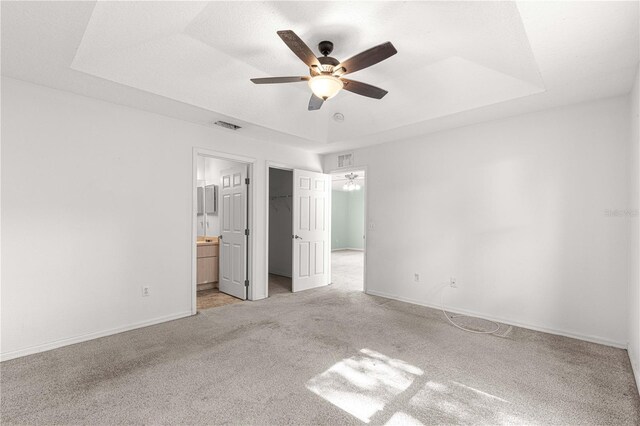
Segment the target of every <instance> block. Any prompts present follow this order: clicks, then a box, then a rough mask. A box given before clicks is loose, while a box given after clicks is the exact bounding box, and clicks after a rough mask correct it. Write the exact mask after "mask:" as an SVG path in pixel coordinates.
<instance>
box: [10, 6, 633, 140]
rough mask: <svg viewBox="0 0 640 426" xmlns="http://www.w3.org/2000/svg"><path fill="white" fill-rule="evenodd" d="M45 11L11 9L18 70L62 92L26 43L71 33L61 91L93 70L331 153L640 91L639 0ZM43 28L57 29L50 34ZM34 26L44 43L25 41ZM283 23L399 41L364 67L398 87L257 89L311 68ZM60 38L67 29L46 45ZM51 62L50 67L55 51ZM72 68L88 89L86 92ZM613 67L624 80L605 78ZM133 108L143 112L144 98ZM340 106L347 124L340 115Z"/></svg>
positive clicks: (344, 37) (312, 38) (319, 32)
mask: <svg viewBox="0 0 640 426" xmlns="http://www.w3.org/2000/svg"><path fill="white" fill-rule="evenodd" d="M61 3H65V2H61ZM36 5H38V4H36ZM39 5H40V6H34V5H31V6H29V5H14V4H7V3H3V5H2V24H3V30H2V39H3V40H2V45H3V57H2V60H3V74H4V75H8V76H13V77H17V78H23V79H26V80H32V81H33V80H36V81H35V82H38V83H41V84H42V83H43V81H42V80H46V81H44V83H45V84H47V85H52V86H54V87H56V81H55V75H54V76H50V75H49V76H46V77H45V76H42V75H38V73H37V71H26V70H25V72H21V70H20V67H21V66H22V67H25V66H27V65H31V66H33V65H34V64H31V63H30V62H29V61H31V62H33V61H34V60H35V55H33V53H34V52H37V51H38V49H39V48H40V49H44V47H39V46H37V45H35V46H29V45H25V52H21V50H20V47H19V46H17V45H16V44H18V43H20V42H22V43H26V44H28V43H33V44H37V43H40V44H42V45H45V46H46V44H47V43H53V42H54V41H55V42H56V43H58V45H57V46H55V47H57V48H58V49H59V50H64V49H65V48H67V50H65V53H66V56H65V59H64V61H65V62H66V67H65V62H62V60H60V59H56V61H57V63H56V64H52V66H53V65H56V66H58V67H61V68H63V69H61V70H54V71H57V72H59V73H60V74H61V76H64V77H65V78H66V79H64V78H59V79H58V80H59V81H62V83H61V82H58V83H57V85H58V86H65V85H66V87H63V88H68V87H69V86H72V87H73V91H80V92H82V90H83V88H82V87H83V86H81V84H82V83H83V82H82V77H81V76H83V75H84V76H85V77H86V76H91V77H94V78H97V79H98V80H102V81H107V82H110V83H112V84H114V85H115V86H114V87H121V86H122V87H127V88H130V89H135V93H136V95H135V96H138V97H139V96H140V93H145V94H150V95H155V96H156V97H158V98H160V99H167V100H170V101H175V102H176V103H178V104H179V105H185V106H188V107H191V108H194V109H195V110H197V111H198V114H196V115H198V120H201V118H200V117H202V116H206V115H207V114H206V113H204V114H203V112H207V111H210V112H211V113H213V114H214V115H215V114H217V115H215V117H218V116H221V117H223V118H228V119H230V120H231V121H234V120H235V121H237V122H239V123H241V124H244V125H245V127H251V126H253V127H255V129H254V132H253V134H252V135H251V136H253V137H260V136H261V134H263V135H267V136H268V139H271V140H281V141H283V142H286V143H294V144H297V145H299V146H301V147H305V148H310V149H315V150H317V151H324V152H327V151H331V150H338V149H341V148H344V147H347V146H355V145H366V144H368V143H376V142H382V141H385V140H391V139H393V138H402V137H408V136H411V135H414V134H419V133H421V132H422V133H424V132H427V131H433V130H439V129H441V128H444V127H448V126H453V125H456V124H457V125H461V124H466V122H465V120H467V122H468V121H473V120H474V119H475V120H476V121H477V120H479V119H483V117H485V116H488V117H489V118H494V117H495V116H500V115H505V113H507V110H506V109H503V108H504V107H501V105H510V104H511V105H514V104H515V105H516V106H517V108H515V110H516V111H517V110H518V108H520V109H522V110H526V109H527V108H529V109H536V108H538V109H540V108H543V107H548V106H553V105H557V104H561V103H563V102H565V103H570V102H571V101H572V100H580V99H587V98H589V97H592V98H593V97H598V96H600V97H602V96H607V95H608V96H612V95H615V94H621V93H625V91H628V90H629V88H630V85H631V81H632V78H633V73H634V72H635V66H636V65H637V62H638V52H637V50H638V49H637V47H638V35H637V32H638V16H637V15H638V5H637V3H613V2H607V3H590V4H579V5H577V6H576V4H575V3H574V4H571V3H563V2H558V3H552V4H546V2H544V4H540V3H538V4H535V3H534V2H532V3H515V2H371V3H368V2H335V3H334V2H103V1H100V2H97V3H89V4H88V5H87V3H82V4H79V3H75V9H71V8H69V6H68V3H67V5H66V6H65V5H63V4H60V3H57V4H54V5H51V4H50V5H42V4H39ZM52 10H54V11H55V12H56V13H51V12H52ZM634 13H635V15H634ZM7 15H9V17H10V18H7ZM40 15H41V16H40ZM9 19H11V20H9ZM69 20H71V21H70V22H69ZM43 22H47V23H48V24H49V25H48V28H44V29H43V28H37V27H36V26H37V24H38V23H40V24H42V23H43ZM57 26H58V27H59V28H58V27H57ZM65 26H68V27H67V28H65ZM5 27H6V28H5ZM30 28H31V29H32V30H33V31H32V34H31V35H30V36H25V34H21V33H27V32H28V30H29V29H30ZM281 29H291V30H294V31H295V32H296V33H297V34H298V35H299V36H300V37H301V38H302V39H303V40H304V41H305V42H307V44H308V45H309V46H310V47H311V48H312V49H314V51H315V50H317V44H318V42H320V41H322V40H325V39H327V40H331V41H333V42H334V45H335V49H334V51H333V53H332V56H334V57H336V58H338V59H346V58H347V57H350V56H352V55H353V54H356V53H358V52H360V51H362V50H365V49H367V48H369V47H371V46H373V45H376V44H379V43H382V42H385V41H391V42H393V44H394V45H395V46H396V48H397V50H398V54H397V55H395V56H393V57H391V58H390V59H388V60H386V61H384V62H382V63H380V64H377V65H376V66H373V67H371V68H369V69H366V70H363V71H360V72H357V73H354V74H351V75H350V76H349V78H352V79H354V80H359V81H363V82H367V83H370V84H373V85H375V86H379V87H382V88H384V89H386V90H388V91H389V94H388V95H387V96H386V97H385V98H384V99H382V100H373V99H369V98H364V97H361V96H357V95H354V94H352V93H349V92H344V91H343V92H341V93H340V94H339V95H338V96H336V97H335V98H333V99H331V100H330V101H328V102H326V103H325V104H324V106H323V107H322V109H321V110H320V111H315V112H309V111H307V108H306V107H307V103H308V99H309V96H310V90H309V88H308V86H307V85H306V83H304V82H302V83H296V84H286V85H271V86H265V85H262V86H257V85H254V84H252V83H251V82H250V81H249V79H250V78H252V77H266V76H286V75H306V74H307V73H308V70H307V68H306V67H305V65H304V64H303V63H302V62H301V61H300V60H299V59H298V58H297V57H296V56H295V55H294V54H293V53H292V52H291V51H289V49H288V48H287V47H286V46H285V45H284V43H282V41H281V40H280V39H279V37H278V36H277V34H276V31H277V30H281ZM47 31H48V32H49V33H55V32H56V31H57V32H58V33H59V32H60V31H62V32H64V33H65V37H59V36H58V37H57V39H56V37H53V38H50V39H46V38H45V39H43V38H42V37H43V36H44V37H46V32H47ZM38 35H39V36H38ZM36 36H38V37H36ZM5 44H7V46H6V47H8V49H9V50H8V53H6V54H5V51H6V49H5ZM50 48H51V46H49V49H50ZM70 49H72V50H70ZM69 52H72V54H69ZM30 53H32V56H33V57H32V56H29V54H30ZM318 55H319V52H318ZM25 56H26V58H25ZM41 56H42V61H45V63H44V64H43V65H44V66H45V67H46V66H47V63H46V60H47V55H46V54H43V55H41ZM7 61H9V64H8V65H7ZM50 61H53V58H52V59H51V60H50ZM65 72H67V73H73V74H69V75H66V76H65V75H64V73H65ZM16 74H18V75H17V76H16ZM72 75H73V76H77V80H78V82H80V83H78V84H77V85H76V86H73V81H72V80H73V77H72ZM603 75H607V76H608V78H609V79H610V80H611V81H608V80H605V81H602V76H603ZM29 76H32V78H29ZM38 78H39V79H40V80H41V81H37V80H38ZM63 83H64V84H63ZM87 85H88V83H86V82H84V87H86V86H87ZM567 86H568V88H567ZM84 90H87V91H89V92H90V91H91V90H90V89H84ZM89 94H90V95H91V93H89ZM98 97H99V96H98ZM128 102H129V103H132V104H133V106H136V102H137V101H136V100H135V99H134V100H129V101H128ZM142 108H143V109H146V108H145V107H144V106H142ZM482 111H485V113H484V115H483V113H482ZM491 111H496V113H495V114H494V115H493V116H492V114H491ZM337 112H339V113H341V114H343V115H344V117H345V119H344V121H342V122H336V121H334V120H333V115H334V114H335V113H337ZM185 114H186V115H187V116H189V113H188V112H185ZM214 115H212V117H214ZM465 117H466V118H465ZM474 117H475V118H474ZM181 118H183V117H181ZM187 119H188V118H187ZM198 120H191V121H198ZM256 129H257V130H256ZM278 135H280V136H278Z"/></svg>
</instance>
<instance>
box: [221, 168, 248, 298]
mask: <svg viewBox="0 0 640 426" xmlns="http://www.w3.org/2000/svg"><path fill="white" fill-rule="evenodd" d="M246 177H247V166H244V165H242V166H237V167H233V168H230V169H226V170H223V171H222V177H221V181H220V199H221V202H220V209H219V214H220V231H221V235H222V239H221V240H220V277H219V287H220V291H221V292H223V293H227V294H230V295H232V296H235V297H238V298H240V299H246V298H247V287H246V285H245V280H246V279H247V235H246V233H245V230H246V229H247V184H246V182H245V179H246Z"/></svg>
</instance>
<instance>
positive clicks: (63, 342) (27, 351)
mask: <svg viewBox="0 0 640 426" xmlns="http://www.w3.org/2000/svg"><path fill="white" fill-rule="evenodd" d="M191 315H192V314H191V311H188V312H182V313H179V314H173V315H167V316H164V317H160V318H154V319H152V320H148V321H142V322H138V323H135V324H130V325H126V326H124V327H117V328H112V329H110V330H104V331H97V332H95V333H88V334H82V335H80V336H75V337H69V338H66V339H60V340H55V341H53V342H48V343H43V344H41V345H36V346H31V347H28V348H24V349H17V350H15V351H10V352H4V353H1V354H0V361H8V360H10V359H14V358H20V357H23V356H27V355H32V354H36V353H39V352H46V351H50V350H52V349H57V348H61V347H63V346H69V345H73V344H76V343H82V342H86V341H87V340H93V339H98V338H100V337H106V336H111V335H113V334H118V333H123V332H125V331H129V330H135V329H136V328H143V327H148V326H150V325H155V324H160V323H162V322H167V321H173V320H176V319H180V318H185V317H188V316H191Z"/></svg>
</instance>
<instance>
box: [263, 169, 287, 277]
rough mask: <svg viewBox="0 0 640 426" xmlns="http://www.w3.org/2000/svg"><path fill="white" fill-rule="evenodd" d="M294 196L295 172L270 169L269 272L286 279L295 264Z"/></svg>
mask: <svg viewBox="0 0 640 426" xmlns="http://www.w3.org/2000/svg"><path fill="white" fill-rule="evenodd" d="M292 196H293V171H291V170H280V169H269V197H270V199H269V272H270V273H272V274H276V275H282V276H285V277H291V267H292V262H293V254H292V249H293V247H292V244H291V232H292V231H293V215H292V213H291V209H292V207H293V206H292V202H293V199H292V198H291V197H292ZM273 197H277V198H276V199H271V198H273ZM283 197H286V198H283Z"/></svg>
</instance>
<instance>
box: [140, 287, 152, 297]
mask: <svg viewBox="0 0 640 426" xmlns="http://www.w3.org/2000/svg"><path fill="white" fill-rule="evenodd" d="M147 296H151V287H149V286H148V285H143V286H142V297H147Z"/></svg>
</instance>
